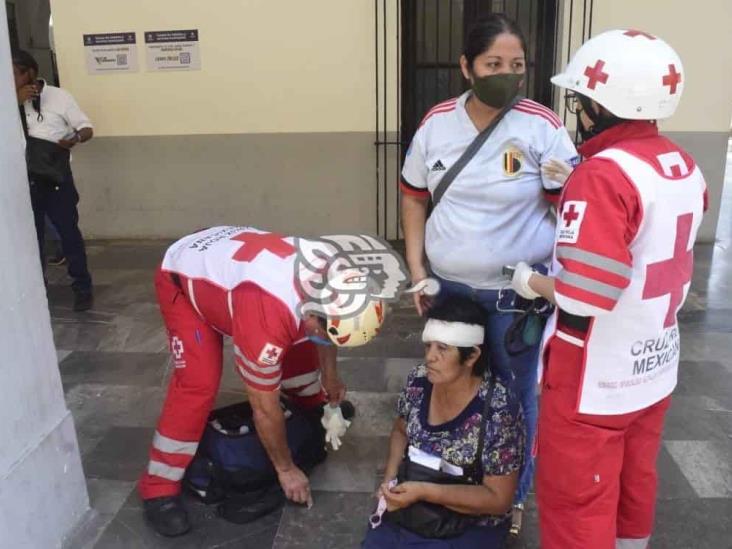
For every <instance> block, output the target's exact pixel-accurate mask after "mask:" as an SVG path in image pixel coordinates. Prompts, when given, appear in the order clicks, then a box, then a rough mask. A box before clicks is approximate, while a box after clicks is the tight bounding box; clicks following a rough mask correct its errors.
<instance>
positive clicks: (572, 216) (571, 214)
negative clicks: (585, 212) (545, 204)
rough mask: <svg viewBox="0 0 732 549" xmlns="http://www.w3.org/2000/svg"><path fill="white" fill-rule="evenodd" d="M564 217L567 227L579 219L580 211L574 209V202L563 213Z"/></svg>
mask: <svg viewBox="0 0 732 549" xmlns="http://www.w3.org/2000/svg"><path fill="white" fill-rule="evenodd" d="M562 219H564V226H565V227H569V226H570V225H571V224H572V222H573V221H576V220H577V219H579V212H578V211H577V210H575V209H574V204H571V205H570V206H569V209H568V210H567V211H566V212H564V213H563V214H562Z"/></svg>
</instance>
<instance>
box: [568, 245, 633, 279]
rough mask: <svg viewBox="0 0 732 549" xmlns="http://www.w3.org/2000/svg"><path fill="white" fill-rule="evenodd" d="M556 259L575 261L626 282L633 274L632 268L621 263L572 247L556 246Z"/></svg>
mask: <svg viewBox="0 0 732 549" xmlns="http://www.w3.org/2000/svg"><path fill="white" fill-rule="evenodd" d="M557 259H569V260H570V261H576V262H577V263H581V264H584V265H588V266H590V267H594V268H595V269H599V270H601V271H605V272H608V273H612V274H614V275H618V276H619V277H621V278H623V279H625V280H628V281H630V277H631V276H632V274H633V268H632V267H631V266H630V265H627V264H626V263H623V262H622V261H617V260H615V259H612V258H610V257H607V256H604V255H600V254H596V253H594V252H588V251H586V250H582V249H580V248H575V247H573V246H566V245H565V246H557Z"/></svg>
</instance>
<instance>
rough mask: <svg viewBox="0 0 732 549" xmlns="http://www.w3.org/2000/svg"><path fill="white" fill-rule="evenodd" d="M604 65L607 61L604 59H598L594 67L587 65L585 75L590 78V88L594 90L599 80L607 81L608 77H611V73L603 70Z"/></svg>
mask: <svg viewBox="0 0 732 549" xmlns="http://www.w3.org/2000/svg"><path fill="white" fill-rule="evenodd" d="M604 66H605V61H603V60H602V59H598V60H597V62H596V63H595V66H594V67H590V66H589V65H587V67H585V76H586V77H587V78H588V79H589V80H588V81H587V87H588V88H589V89H591V90H594V89H595V86H597V83H598V82H600V83H601V84H606V83H607V79H608V78H609V77H610V75H609V74H608V73H606V72H603V71H602V68H603V67H604Z"/></svg>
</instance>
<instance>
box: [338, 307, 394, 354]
mask: <svg viewBox="0 0 732 549" xmlns="http://www.w3.org/2000/svg"><path fill="white" fill-rule="evenodd" d="M385 313H386V309H385V308H384V303H383V302H382V301H381V300H380V299H376V300H369V302H368V303H367V304H366V307H365V308H364V309H363V310H362V311H361V312H360V313H358V314H357V315H356V316H349V317H344V318H340V317H338V316H330V315H328V317H327V318H326V321H325V331H326V332H327V333H328V338H329V339H330V340H331V341H332V342H333V344H334V345H337V346H338V347H358V346H359V345H365V344H366V343H368V342H369V341H371V340H372V339H373V338H375V337H376V336H377V335H378V334H379V332H380V331H381V325H382V324H383V323H384V316H385Z"/></svg>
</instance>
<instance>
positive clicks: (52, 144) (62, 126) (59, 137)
mask: <svg viewBox="0 0 732 549" xmlns="http://www.w3.org/2000/svg"><path fill="white" fill-rule="evenodd" d="M13 74H14V76H15V89H16V93H17V97H18V106H19V108H20V118H21V122H22V124H23V131H24V133H25V137H26V159H27V161H28V179H29V181H30V185H31V205H32V206H33V216H34V219H35V225H36V233H37V236H38V247H39V250H40V254H41V265H42V266H43V268H44V270H45V256H44V240H45V238H44V236H45V217H46V215H48V218H49V219H50V220H51V222H52V223H53V225H54V226H55V228H56V230H57V231H58V234H59V236H60V238H61V247H62V249H63V251H64V255H65V256H66V259H67V261H68V272H69V276H70V277H71V278H72V283H71V288H72V290H73V291H74V305H73V308H74V311H86V310H88V309H90V308H91V307H92V305H93V293H92V279H91V275H90V274H89V270H88V268H87V261H86V249H85V247H84V238H83V237H82V235H81V231H80V230H79V213H78V211H77V209H76V205H77V204H78V202H79V194H78V193H77V191H76V186H75V185H74V177H73V175H72V173H71V162H70V157H71V155H70V152H69V151H70V150H71V149H72V148H73V147H74V146H76V145H77V144H79V143H84V142H86V141H89V140H90V139H91V138H92V136H93V134H94V132H93V128H92V125H91V122H90V121H89V118H88V117H87V116H86V115H85V114H84V113H83V112H82V110H81V109H80V108H79V105H78V104H77V103H76V101H75V100H74V98H73V97H72V96H71V94H69V93H68V92H67V91H66V90H63V89H61V88H57V87H55V86H51V85H49V84H48V83H46V81H44V80H42V79H39V78H38V63H37V62H36V60H35V59H34V58H33V56H32V55H31V54H29V53H28V52H25V51H22V50H18V51H16V52H14V53H13Z"/></svg>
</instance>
